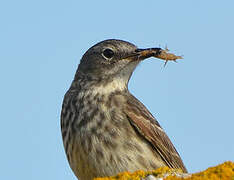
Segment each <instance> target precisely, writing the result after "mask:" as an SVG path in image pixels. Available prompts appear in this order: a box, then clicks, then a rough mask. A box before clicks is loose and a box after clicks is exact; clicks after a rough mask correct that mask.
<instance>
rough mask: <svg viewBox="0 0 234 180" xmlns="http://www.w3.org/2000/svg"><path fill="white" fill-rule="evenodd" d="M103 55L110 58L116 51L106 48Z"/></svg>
mask: <svg viewBox="0 0 234 180" xmlns="http://www.w3.org/2000/svg"><path fill="white" fill-rule="evenodd" d="M102 55H103V56H104V58H107V59H110V58H112V57H113V56H114V51H112V50H111V49H105V50H104V51H103V52H102Z"/></svg>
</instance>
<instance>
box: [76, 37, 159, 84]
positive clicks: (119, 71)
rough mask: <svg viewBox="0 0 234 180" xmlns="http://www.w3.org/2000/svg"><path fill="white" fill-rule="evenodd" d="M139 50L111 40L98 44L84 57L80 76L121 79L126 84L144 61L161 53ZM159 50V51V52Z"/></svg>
mask: <svg viewBox="0 0 234 180" xmlns="http://www.w3.org/2000/svg"><path fill="white" fill-rule="evenodd" d="M153 50H154V51H153V52H154V53H152V49H138V48H137V47H136V46H135V45H134V44H131V43H129V42H126V41H122V40H116V39H110V40H105V41H102V42H99V43H97V44H96V45H94V46H92V47H91V48H90V49H88V51H87V52H86V53H85V54H84V55H83V57H82V59H81V61H80V64H79V67H78V70H77V75H76V76H77V78H79V74H83V75H85V76H89V77H91V79H103V80H104V79H108V78H121V79H122V80H123V81H125V82H126V83H127V82H128V80H129V78H130V77H131V74H132V72H133V71H134V69H135V68H136V66H137V65H138V64H139V62H140V61H141V60H143V59H146V58H148V57H151V56H153V55H155V53H157V52H160V48H153ZM157 50H158V51H157Z"/></svg>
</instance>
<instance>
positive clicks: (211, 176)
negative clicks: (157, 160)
mask: <svg viewBox="0 0 234 180" xmlns="http://www.w3.org/2000/svg"><path fill="white" fill-rule="evenodd" d="M176 174H182V171H180V170H174V169H170V168H168V167H162V168H158V169H156V170H153V171H147V172H145V171H141V170H139V171H136V172H134V173H130V172H123V173H119V174H118V175H116V176H112V177H104V178H95V179H94V180H140V179H142V178H145V177H147V176H148V175H153V176H155V177H165V178H163V179H164V180H234V163H233V162H230V161H228V162H225V163H223V164H220V165H218V166H215V167H210V168H208V169H207V170H205V171H202V172H199V173H194V174H191V175H190V176H188V177H179V176H176Z"/></svg>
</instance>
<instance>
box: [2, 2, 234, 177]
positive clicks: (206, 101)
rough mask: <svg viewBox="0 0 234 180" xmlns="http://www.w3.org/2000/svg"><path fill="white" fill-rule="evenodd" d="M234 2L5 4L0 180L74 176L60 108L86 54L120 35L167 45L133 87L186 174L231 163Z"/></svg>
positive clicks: (233, 156)
mask: <svg viewBox="0 0 234 180" xmlns="http://www.w3.org/2000/svg"><path fill="white" fill-rule="evenodd" d="M233 7H234V1H231V0H230V1H228V0H224V1H216V0H213V1H209V0H208V1H201V0H196V1H192V0H181V1H168V0H165V1H155V0H149V1H124V0H119V1H107V0H103V1H90V0H89V1H88V0H87V1H75V0H72V1H55V0H51V1H45V0H41V1H29V0H28V1H27V0H22V1H12V0H10V1H1V2H0V22H1V28H0V32H1V33H0V49H1V53H0V68H1V70H0V80H1V93H0V98H1V101H0V107H1V127H0V129H1V130H0V138H1V139H0V140H1V149H0V159H1V163H0V169H1V173H0V179H8V180H13V179H33V180H41V179H45V180H46V179H57V180H60V179H61V180H64V179H67V180H68V179H70V180H72V179H74V180H75V179H76V178H75V176H74V175H73V173H72V171H71V169H70V168H69V165H68V162H67V160H66V157H65V153H64V149H63V145H62V139H61V133H60V110H61V104H62V100H63V95H64V94H65V92H66V90H67V89H68V87H69V86H70V83H71V81H72V79H73V76H74V73H75V71H76V68H77V65H78V64H79V60H80V58H81V56H82V54H83V53H84V52H85V51H86V50H87V49H88V48H89V47H90V46H92V45H94V44H95V43H97V42H99V41H101V40H104V39H108V38H117V39H123V40H127V41H130V42H132V43H134V44H136V45H137V46H138V47H140V48H147V47H158V46H159V45H160V46H161V47H164V46H165V45H167V46H168V48H169V49H170V50H171V51H172V52H174V53H176V54H178V55H181V54H182V55H184V60H181V61H179V63H172V62H171V63H170V62H169V63H168V65H167V66H166V68H164V67H163V61H161V60H157V59H153V58H150V59H148V60H146V61H144V62H143V63H141V65H139V66H138V68H137V69H136V71H135V73H134V74H133V76H132V79H131V81H130V84H129V89H130V91H131V92H132V93H133V94H134V95H135V96H136V97H137V98H138V99H139V100H141V101H142V102H143V103H144V104H145V105H146V107H147V108H148V109H149V110H150V111H151V112H152V114H153V115H154V116H155V117H156V118H157V120H158V121H159V122H160V124H161V125H162V127H163V128H164V129H165V131H166V132H167V134H168V135H169V137H170V138H171V140H172V142H173V143H174V145H175V146H176V148H177V150H178V151H179V153H180V154H181V157H182V159H183V160H184V163H185V165H186V167H187V168H188V170H189V172H197V171H200V170H203V169H205V168H207V167H209V166H214V165H217V164H219V163H222V162H224V161H227V160H232V161H233V160H234V143H233V137H234V133H233V127H234V108H233V107H234V83H233V82H234V70H233V66H234V58H233V56H234V55H233V42H234V35H233V32H234V23H233V19H234V12H233Z"/></svg>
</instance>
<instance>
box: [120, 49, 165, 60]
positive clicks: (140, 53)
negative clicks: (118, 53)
mask: <svg viewBox="0 0 234 180" xmlns="http://www.w3.org/2000/svg"><path fill="white" fill-rule="evenodd" d="M161 51H162V49H161V48H147V49H136V50H135V52H134V53H132V54H131V55H130V56H127V57H126V58H124V59H129V60H131V61H137V60H138V61H140V60H144V59H146V58H150V57H152V56H154V57H156V56H158V55H159V54H160V53H161Z"/></svg>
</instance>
